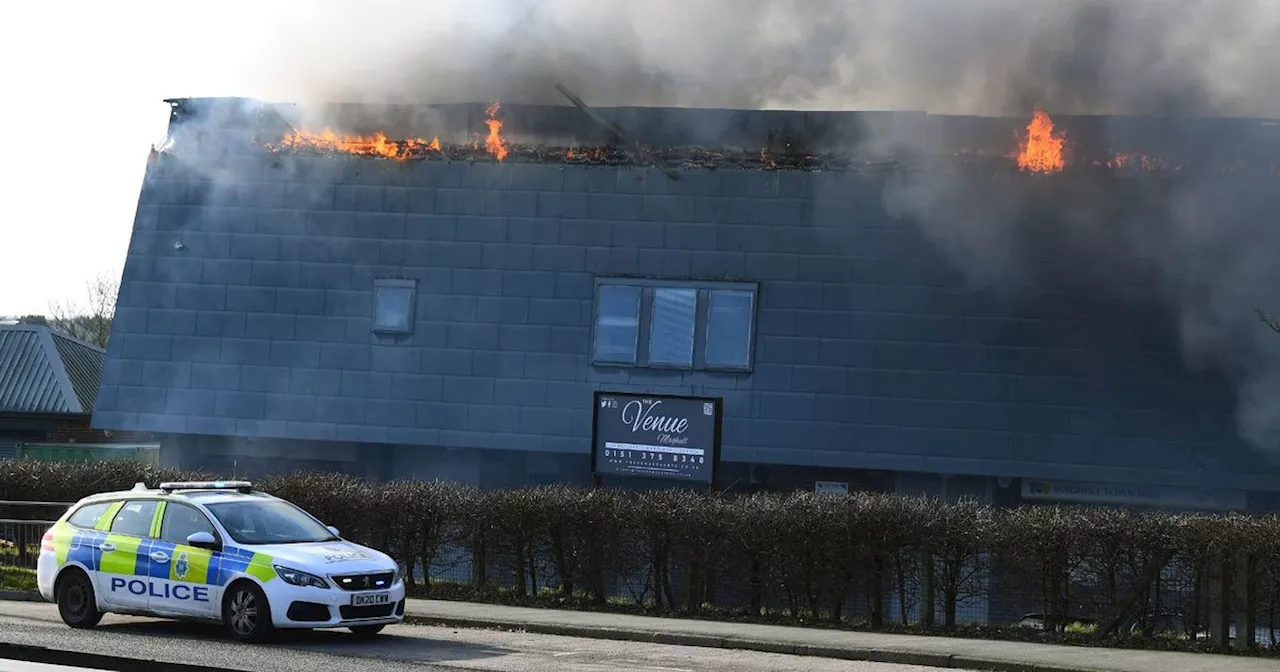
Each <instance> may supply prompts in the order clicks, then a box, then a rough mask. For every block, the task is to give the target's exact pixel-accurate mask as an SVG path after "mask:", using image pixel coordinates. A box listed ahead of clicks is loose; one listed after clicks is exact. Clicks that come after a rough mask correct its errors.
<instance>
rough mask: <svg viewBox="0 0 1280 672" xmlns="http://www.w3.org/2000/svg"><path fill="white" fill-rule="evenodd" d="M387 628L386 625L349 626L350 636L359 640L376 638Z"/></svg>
mask: <svg viewBox="0 0 1280 672" xmlns="http://www.w3.org/2000/svg"><path fill="white" fill-rule="evenodd" d="M385 627H387V624H386V623H383V624H382V625H353V626H351V634H353V635H355V636H356V637H359V638H360V639H372V638H374V637H377V636H378V633H379V632H382V629H383V628H385Z"/></svg>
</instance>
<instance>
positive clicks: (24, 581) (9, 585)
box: [0, 566, 36, 590]
mask: <svg viewBox="0 0 1280 672" xmlns="http://www.w3.org/2000/svg"><path fill="white" fill-rule="evenodd" d="M35 589H36V570H34V569H27V568H25V567H4V566H0V590H35Z"/></svg>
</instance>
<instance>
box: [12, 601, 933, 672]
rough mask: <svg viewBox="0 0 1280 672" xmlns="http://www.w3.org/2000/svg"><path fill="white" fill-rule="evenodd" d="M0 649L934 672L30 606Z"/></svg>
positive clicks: (278, 664) (212, 657)
mask: <svg viewBox="0 0 1280 672" xmlns="http://www.w3.org/2000/svg"><path fill="white" fill-rule="evenodd" d="M3 644H16V645H24V646H29V647H43V648H47V649H58V650H70V651H82V652H85V651H87V652H92V653H95V654H101V655H106V656H115V657H119V658H130V659H141V660H154V661H164V662H170V663H180V664H188V665H199V666H207V667H212V668H221V669H224V670H255V671H261V672H287V671H293V670H298V671H302V670H306V671H308V672H310V671H312V670H324V671H325V672H342V671H343V670H361V671H362V672H364V671H368V672H384V671H393V670H394V671H400V670H412V671H414V672H423V671H425V670H436V671H448V672H456V671H457V670H502V671H504V672H505V671H508V670H511V671H520V672H640V671H648V670H652V671H654V672H720V671H724V672H730V671H733V672H739V671H741V672H765V671H770V672H772V671H775V670H776V671H778V672H783V671H786V672H790V671H792V670H812V671H813V672H836V671H840V672H937V668H930V667H917V666H911V665H889V664H882V663H860V662H851V661H843V660H831V659H826V658H813V657H803V656H788V655H781V654H773V653H759V652H752V651H741V650H726V649H713V648H703V647H687V646H669V645H663V644H644V643H635V642H616V641H608V640H599V639H579V638H575V637H560V636H555V635H534V634H527V633H519V632H501V631H496V630H466V629H454V628H439V627H425V626H417V625H397V626H391V627H388V628H387V629H386V630H384V631H383V634H382V636H380V637H378V638H377V639H374V640H372V641H367V642H366V641H358V640H356V639H354V638H353V637H352V636H351V635H350V634H348V633H347V632H346V631H345V630H338V631H311V632H306V631H304V632H285V633H281V636H280V637H278V638H277V640H276V641H275V642H273V643H271V644H265V645H249V644H240V643H237V642H233V641H231V640H230V639H229V638H228V637H227V636H226V635H225V634H224V632H223V631H222V628H221V627H220V626H217V625H204V624H198V623H177V622H173V621H165V620H159V619H148V618H134V617H125V616H107V617H106V618H104V619H103V621H102V624H101V625H99V626H98V627H97V628H95V629H93V630H72V629H71V628H68V627H67V626H66V625H65V624H63V622H62V620H61V619H60V618H58V611H57V608H56V607H54V606H53V605H51V604H43V603H38V602H0V656H3V655H4V653H3V652H4V650H5V649H4V646H3ZM24 665H25V667H24ZM74 665H76V666H79V667H78V668H77V667H60V666H42V665H37V664H32V663H18V662H15V661H11V660H5V659H3V658H0V672H10V671H12V672H59V671H61V672H68V671H70V670H77V669H84V668H85V667H88V668H92V667H93V666H92V665H91V664H88V663H85V662H84V661H77V662H75V663H74Z"/></svg>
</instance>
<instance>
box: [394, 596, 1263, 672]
mask: <svg viewBox="0 0 1280 672" xmlns="http://www.w3.org/2000/svg"><path fill="white" fill-rule="evenodd" d="M405 614H406V619H409V620H411V621H413V622H416V623H422V624H442V625H450V626H454V627H460V628H507V629H513V630H520V631H523V632H531V633H540V634H548V635H565V636H570V637H582V638H597V639H610V640H622V641H630V642H651V643H658V644H674V645H680V646H701V647H710V648H721V649H734V650H748V651H767V652H771V653H782V654H788V655H795V656H818V657H822V658H833V659H840V660H857V661H873V662H882V663H899V664H908V665H922V666H928V667H935V668H961V669H972V670H992V671H994V672H1277V671H1278V670H1280V661H1277V660H1276V659H1275V658H1269V659H1268V658H1252V657H1244V656H1224V655H1211V654H1203V653H1182V652H1171V651H1143V650H1133V649H1109V648H1101V647H1084V646H1061V645H1053V644H1036V643H1028V642H1008V641H999V640H985V639H961V638H958V637H938V636H922V635H894V634H884V633H870V632H849V631H841V630H827V629H817V628H795V627H787V626H779V625H752V624H745V623H723V622H715V621H700V620H690V619H677V618H658V617H649V616H631V615H624V614H607V613H597V612H581V611H559V610H554V609H530V608H522V607H506V606H499V605H490V604H477V603H471V602H450V601H441V600H409V604H408V605H407V607H406V609H405Z"/></svg>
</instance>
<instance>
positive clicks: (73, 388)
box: [0, 324, 107, 414]
mask: <svg viewBox="0 0 1280 672" xmlns="http://www.w3.org/2000/svg"><path fill="white" fill-rule="evenodd" d="M106 360H107V353H106V351H105V350H103V349H101V348H97V347H94V346H92V345H89V344H88V343H84V342H81V341H78V340H76V339H74V338H71V337H69V336H66V335H64V334H60V333H58V332H56V331H53V330H51V329H49V328H48V327H44V326H40V325H35V324H12V325H0V412H4V413H68V414H81V413H85V414H87V413H92V412H93V402H94V399H96V398H97V396H98V382H99V380H100V378H101V377H102V366H103V364H104V363H105V362H106Z"/></svg>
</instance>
